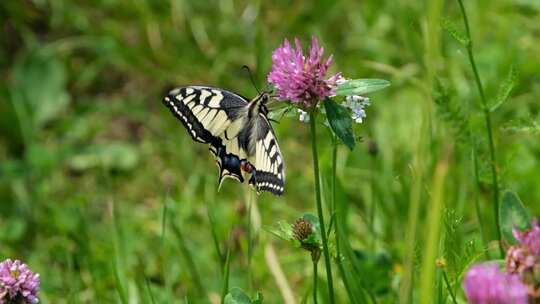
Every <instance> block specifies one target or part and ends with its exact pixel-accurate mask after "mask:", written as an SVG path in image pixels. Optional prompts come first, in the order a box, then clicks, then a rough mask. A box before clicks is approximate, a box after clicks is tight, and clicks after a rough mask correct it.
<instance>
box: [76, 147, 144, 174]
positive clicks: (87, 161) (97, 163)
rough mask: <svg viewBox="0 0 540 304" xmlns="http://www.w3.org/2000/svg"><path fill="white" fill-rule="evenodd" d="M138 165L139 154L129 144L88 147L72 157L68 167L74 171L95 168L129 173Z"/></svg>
mask: <svg viewBox="0 0 540 304" xmlns="http://www.w3.org/2000/svg"><path fill="white" fill-rule="evenodd" d="M138 163H139V152H138V151H137V149H136V148H135V147H134V146H133V145H130V144H126V143H111V144H108V145H96V146H90V147H89V148H88V149H86V150H85V151H84V152H83V153H80V154H78V155H75V156H73V157H72V158H71V159H70V161H69V165H70V167H71V169H73V170H76V171H85V170H89V169H93V168H97V167H102V168H104V169H107V170H118V171H129V170H131V169H133V168H135V166H137V164H138Z"/></svg>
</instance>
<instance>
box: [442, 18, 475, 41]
mask: <svg viewBox="0 0 540 304" xmlns="http://www.w3.org/2000/svg"><path fill="white" fill-rule="evenodd" d="M441 26H442V28H443V29H444V30H446V31H447V32H448V34H450V36H452V38H454V39H456V41H457V42H459V43H460V44H462V45H464V46H467V45H468V44H469V43H470V40H469V39H468V38H467V36H465V34H463V33H462V32H460V31H458V29H457V27H456V25H455V24H454V23H452V21H450V20H448V19H443V20H442V22H441Z"/></svg>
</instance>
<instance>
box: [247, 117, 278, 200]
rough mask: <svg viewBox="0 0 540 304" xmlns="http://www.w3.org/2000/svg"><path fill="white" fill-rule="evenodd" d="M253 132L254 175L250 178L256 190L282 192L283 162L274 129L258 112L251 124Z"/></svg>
mask: <svg viewBox="0 0 540 304" xmlns="http://www.w3.org/2000/svg"><path fill="white" fill-rule="evenodd" d="M253 127H254V134H255V138H256V141H255V161H254V164H255V171H256V172H255V177H254V178H252V179H253V180H250V182H252V183H254V184H255V186H256V188H257V190H258V191H268V192H271V193H273V194H276V195H281V194H283V190H284V188H283V187H284V185H285V164H284V162H283V156H282V155H281V151H280V149H279V145H278V143H277V140H276V136H275V134H274V130H273V129H272V126H271V125H270V122H269V121H268V119H267V118H266V117H265V116H264V115H263V114H259V116H258V117H257V120H256V122H255V123H254V125H253Z"/></svg>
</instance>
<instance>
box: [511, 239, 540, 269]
mask: <svg viewBox="0 0 540 304" xmlns="http://www.w3.org/2000/svg"><path fill="white" fill-rule="evenodd" d="M505 262H506V271H507V272H508V273H517V274H520V275H523V273H524V272H526V271H530V270H532V269H533V267H534V266H535V265H536V264H537V263H538V256H537V255H534V254H532V253H531V252H530V251H529V250H528V249H527V248H526V247H522V246H512V247H510V248H508V250H507V251H506V258H505Z"/></svg>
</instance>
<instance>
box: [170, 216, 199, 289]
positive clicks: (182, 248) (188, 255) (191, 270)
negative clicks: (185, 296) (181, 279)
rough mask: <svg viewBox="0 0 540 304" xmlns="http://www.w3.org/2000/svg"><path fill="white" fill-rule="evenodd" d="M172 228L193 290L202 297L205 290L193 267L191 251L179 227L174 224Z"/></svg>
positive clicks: (195, 267)
mask: <svg viewBox="0 0 540 304" xmlns="http://www.w3.org/2000/svg"><path fill="white" fill-rule="evenodd" d="M172 228H173V232H174V234H175V235H176V237H177V238H178V244H179V245H180V252H181V253H182V255H183V256H184V259H185V260H186V263H187V268H188V271H189V273H190V275H191V279H192V280H193V283H194V285H195V288H196V289H197V293H198V295H199V296H204V295H206V290H205V288H204V285H203V283H202V280H201V276H200V274H199V271H198V270H197V266H196V265H195V261H194V259H193V254H192V253H191V251H190V250H189V248H188V247H187V245H186V241H185V239H184V234H183V232H182V230H181V229H180V226H179V225H178V224H176V223H174V222H173V223H172Z"/></svg>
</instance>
